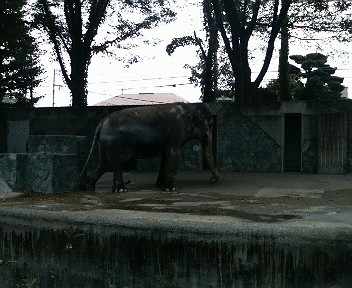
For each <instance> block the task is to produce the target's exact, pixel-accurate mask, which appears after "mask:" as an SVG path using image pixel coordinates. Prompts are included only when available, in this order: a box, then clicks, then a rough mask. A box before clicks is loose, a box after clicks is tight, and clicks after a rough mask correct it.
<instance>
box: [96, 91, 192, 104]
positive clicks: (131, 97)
mask: <svg viewBox="0 0 352 288" xmlns="http://www.w3.org/2000/svg"><path fill="white" fill-rule="evenodd" d="M176 102H182V103H187V102H188V101H187V100H185V99H183V98H181V97H180V96H177V95H176V94H174V93H139V94H122V95H119V96H115V97H113V98H110V99H107V100H104V101H102V102H99V103H97V104H94V105H93V106H120V105H151V104H165V103H176Z"/></svg>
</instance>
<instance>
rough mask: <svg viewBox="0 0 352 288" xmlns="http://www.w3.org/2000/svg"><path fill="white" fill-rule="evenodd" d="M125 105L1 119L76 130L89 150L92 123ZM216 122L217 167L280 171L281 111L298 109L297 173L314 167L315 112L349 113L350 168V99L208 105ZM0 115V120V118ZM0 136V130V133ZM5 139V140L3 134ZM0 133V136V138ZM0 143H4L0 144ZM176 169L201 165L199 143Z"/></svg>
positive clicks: (59, 131)
mask: <svg viewBox="0 0 352 288" xmlns="http://www.w3.org/2000/svg"><path fill="white" fill-rule="evenodd" d="M123 108H126V107H85V108H72V107H69V108H39V109H29V110H21V109H12V110H9V111H7V116H6V117H7V119H8V120H11V121H14V120H21V119H29V120H30V135H76V136H78V135H79V136H86V137H87V144H86V145H87V147H86V148H87V149H90V145H91V143H92V139H93V135H94V131H95V128H96V126H97V125H98V123H99V122H100V121H101V120H102V119H103V118H104V117H105V116H107V115H108V114H109V113H111V112H113V111H115V110H119V109H123ZM211 108H212V111H213V115H214V117H215V119H216V122H217V131H215V135H214V139H216V141H215V142H216V144H217V147H216V148H215V152H216V153H215V154H216V155H215V156H216V157H215V158H216V159H217V164H218V167H219V170H221V171H242V172H244V171H246V172H281V171H283V150H284V142H283V139H284V122H283V119H284V117H283V115H285V113H300V114H302V130H303V134H302V155H301V157H302V167H301V170H302V172H305V173H316V172H317V153H318V152H317V151H318V148H317V142H318V140H317V134H316V133H317V131H316V130H317V115H318V114H319V113H330V112H334V113H336V112H342V113H347V114H348V115H349V118H348V119H349V121H348V157H349V158H348V169H347V171H348V172H352V156H351V155H352V144H351V142H352V128H351V126H352V120H351V117H352V116H351V112H352V101H349V100H346V101H342V100H341V101H319V102H315V101H287V102H274V103H262V104H258V105H256V106H255V107H252V108H250V109H247V110H246V111H244V113H243V114H241V115H240V114H239V113H237V112H236V109H235V106H234V105H233V103H215V104H211ZM0 120H1V119H0ZM0 136H1V135H0ZM5 140H6V139H5ZM5 140H4V139H3V138H1V137H0V141H2V142H4V141H5ZM1 147H6V146H5V145H4V143H1V145H0V148H1ZM97 162H98V153H97V147H95V149H94V153H93V155H92V159H91V161H90V163H89V166H88V169H89V170H91V169H93V168H95V166H96V164H97ZM137 167H138V169H139V170H142V171H147V170H148V171H156V170H158V167H159V160H158V159H152V160H146V161H144V160H143V161H139V163H138V165H137ZM179 167H180V169H185V170H199V169H203V155H202V149H200V146H199V143H194V142H193V143H190V144H188V145H186V146H185V149H184V152H183V157H182V159H181V161H180V166H179Z"/></svg>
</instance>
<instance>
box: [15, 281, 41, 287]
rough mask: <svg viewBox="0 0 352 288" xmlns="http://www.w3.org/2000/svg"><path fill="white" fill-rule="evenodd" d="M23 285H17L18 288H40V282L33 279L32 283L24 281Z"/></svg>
mask: <svg viewBox="0 0 352 288" xmlns="http://www.w3.org/2000/svg"><path fill="white" fill-rule="evenodd" d="M22 281H23V283H22V284H16V288H39V280H38V279H33V280H32V281H31V282H30V281H28V280H26V279H23V280H22Z"/></svg>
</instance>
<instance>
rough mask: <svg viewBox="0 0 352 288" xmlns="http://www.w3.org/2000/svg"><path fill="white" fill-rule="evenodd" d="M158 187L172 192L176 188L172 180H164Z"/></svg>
mask: <svg viewBox="0 0 352 288" xmlns="http://www.w3.org/2000/svg"><path fill="white" fill-rule="evenodd" d="M160 188H162V190H163V191H165V192H174V191H176V190H177V188H176V187H175V186H174V183H172V182H165V183H163V185H162V186H161V187H160Z"/></svg>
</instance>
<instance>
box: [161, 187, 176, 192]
mask: <svg viewBox="0 0 352 288" xmlns="http://www.w3.org/2000/svg"><path fill="white" fill-rule="evenodd" d="M163 191H164V192H175V191H177V188H176V187H164V188H163Z"/></svg>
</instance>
